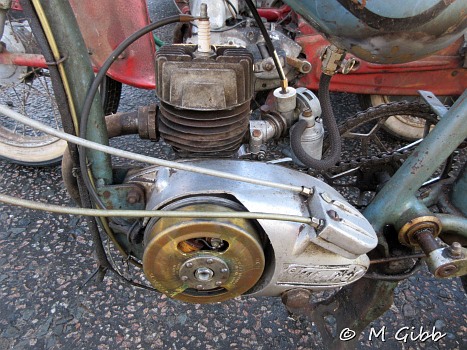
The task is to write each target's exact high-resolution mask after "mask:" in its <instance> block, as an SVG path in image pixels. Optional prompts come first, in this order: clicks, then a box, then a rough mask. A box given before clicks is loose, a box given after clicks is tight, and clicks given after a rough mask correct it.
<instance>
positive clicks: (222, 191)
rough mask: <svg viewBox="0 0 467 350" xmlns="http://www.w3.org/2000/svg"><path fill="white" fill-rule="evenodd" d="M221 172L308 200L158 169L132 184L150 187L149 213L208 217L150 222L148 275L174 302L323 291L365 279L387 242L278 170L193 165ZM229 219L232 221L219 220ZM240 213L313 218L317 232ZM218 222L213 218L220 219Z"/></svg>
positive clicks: (303, 181) (316, 185) (341, 205)
mask: <svg viewBox="0 0 467 350" xmlns="http://www.w3.org/2000/svg"><path fill="white" fill-rule="evenodd" d="M184 163H185V164H192V165H196V166H200V167H203V168H208V169H212V170H216V171H225V172H227V171H228V172H229V173H232V174H236V175H239V176H246V177H258V174H261V178H262V179H263V180H267V181H274V182H279V181H281V182H283V183H286V184H300V185H303V186H304V187H305V188H309V189H310V191H311V193H309V194H308V196H304V195H302V194H299V193H293V192H290V191H288V190H286V189H284V190H281V189H270V188H268V187H263V186H257V185H254V184H249V183H239V182H237V181H233V180H228V179H222V178H216V177H212V176H208V175H202V174H196V173H191V172H188V171H182V170H174V169H170V168H166V167H150V168H146V169H144V170H141V171H139V172H135V173H133V174H132V175H131V176H130V177H129V178H128V179H127V181H128V182H129V183H132V184H136V185H139V186H141V187H143V188H145V189H146V198H147V201H146V210H149V211H151V210H181V211H182V212H193V211H198V212H200V211H201V212H203V213H206V218H202V219H201V218H194V217H190V216H189V215H187V216H188V217H185V218H180V217H177V218H153V219H151V220H146V221H145V225H143V226H145V229H144V238H143V246H144V247H143V248H144V252H143V254H142V256H140V258H141V260H142V261H143V268H144V272H145V274H146V277H147V278H148V279H149V281H150V282H151V284H152V285H153V286H154V287H155V288H156V289H158V290H159V291H161V292H163V293H165V294H166V295H167V296H169V297H172V298H175V299H179V300H183V301H187V302H193V303H212V302H219V301H224V300H228V299H231V298H234V297H236V296H239V295H242V294H249V295H254V296H279V295H281V294H282V293H284V292H286V291H288V290H291V289H295V288H306V289H309V290H314V291H321V290H326V289H332V288H337V287H341V286H344V285H346V284H349V283H352V282H354V281H356V280H357V279H359V278H360V277H362V276H363V275H364V274H365V272H366V270H367V268H368V266H369V259H368V257H367V255H366V253H367V252H369V251H370V250H372V249H373V248H374V247H375V246H376V244H377V237H376V234H375V232H374V230H373V228H372V226H371V225H370V223H369V222H368V221H367V220H366V219H365V218H364V217H363V216H362V215H361V214H360V213H359V212H358V210H356V209H355V208H353V207H352V206H351V205H350V204H348V203H347V202H346V201H345V199H344V198H343V197H342V196H341V195H340V194H339V193H338V192H337V191H335V190H334V189H333V188H332V187H330V186H328V185H326V184H325V183H324V182H322V181H320V180H318V179H316V178H313V177H311V176H309V175H307V174H304V173H301V172H298V171H294V170H291V169H287V168H284V167H281V166H278V165H273V164H265V163H259V162H251V161H241V160H219V159H217V160H215V159H210V160H193V161H185V162H184ZM219 212H223V213H226V214H224V215H226V216H229V214H231V217H227V218H221V219H219V218H214V216H215V215H216V214H218V213H219ZM236 212H262V213H270V214H273V213H281V214H289V215H296V216H301V217H308V218H310V217H313V218H314V219H313V222H314V224H313V225H310V224H302V223H297V222H291V221H275V220H266V219H258V220H247V219H241V218H238V214H236ZM210 215H213V217H212V218H210Z"/></svg>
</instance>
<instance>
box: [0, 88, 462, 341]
mask: <svg viewBox="0 0 467 350" xmlns="http://www.w3.org/2000/svg"><path fill="white" fill-rule="evenodd" d="M151 102H154V97H153V93H152V92H150V91H141V90H136V89H133V88H129V87H125V88H124V92H123V96H122V101H121V108H120V110H121V111H130V110H134V109H135V108H136V107H137V106H140V105H147V104H149V103H151ZM333 102H334V106H335V108H336V111H337V114H339V115H340V116H341V117H343V118H345V117H346V116H348V115H351V114H353V113H354V112H355V111H356V109H357V108H358V103H357V101H356V99H355V97H354V96H349V95H345V94H338V95H333ZM112 144H113V145H115V146H118V147H122V148H125V149H129V150H132V151H136V152H141V153H145V154H150V155H154V156H161V157H171V156H172V152H171V150H170V148H169V147H167V146H166V145H164V144H155V143H151V142H145V141H144V142H141V141H139V140H137V139H136V138H135V137H124V138H121V139H119V140H115V141H112ZM116 162H118V160H116ZM0 169H1V172H0V191H1V192H2V193H6V194H9V195H13V196H17V197H20V198H25V199H30V200H40V201H46V202H49V203H53V204H60V205H73V203H72V201H71V199H70V198H69V196H68V194H67V193H66V190H65V188H64V185H63V182H62V180H61V174H60V170H61V169H60V166H56V167H51V168H32V167H24V166H18V165H14V164H10V163H8V162H6V161H4V160H0ZM110 250H111V251H113V250H112V248H110ZM112 256H113V260H114V262H115V263H116V264H117V266H119V268H120V269H121V271H122V272H124V273H126V274H128V275H131V276H138V272H137V271H136V270H135V269H134V268H133V267H129V270H128V271H125V269H126V267H125V264H124V263H122V261H121V259H119V257H118V256H117V255H116V254H114V253H112ZM95 268H96V264H95V262H94V258H93V253H92V249H91V239H90V235H89V233H88V230H87V228H86V223H85V221H84V219H83V218H81V217H74V216H68V215H57V214H49V213H44V212H36V211H31V210H25V209H22V208H18V207H12V206H7V205H1V204H0V349H195V348H205V349H227V348H230V349H272V348H276V349H325V348H326V347H325V345H324V344H323V342H322V339H321V337H320V335H319V333H318V331H317V328H316V325H315V324H314V323H313V321H312V320H309V319H307V318H304V317H297V316H294V315H289V314H288V313H287V311H286V310H285V307H284V306H283V305H282V303H281V301H280V299H279V298H265V297H264V298H251V297H239V298H236V299H234V300H231V301H228V302H224V303H220V304H215V305H192V304H184V303H181V302H178V301H175V300H172V299H168V298H166V297H165V296H163V295H160V294H156V293H152V292H149V291H145V290H141V289H137V288H134V287H131V286H128V285H126V284H122V282H121V281H120V280H117V279H116V278H115V277H113V276H111V275H109V276H107V277H106V278H105V279H104V281H103V282H102V283H96V282H95V281H94V280H91V281H89V282H88V283H86V281H87V279H88V277H89V276H91V275H92V273H93V272H94V270H95ZM85 283H86V284H85ZM465 301H466V298H465V294H464V293H463V290H462V287H461V284H460V281H459V280H458V279H454V280H436V279H434V278H433V277H431V276H430V275H429V273H428V272H426V269H423V271H421V272H420V273H418V274H417V275H414V276H412V277H410V278H409V279H408V280H406V281H403V282H401V283H400V284H399V286H398V287H397V289H396V293H395V300H394V304H393V306H392V307H391V309H390V310H389V311H387V312H386V313H385V314H384V315H383V316H382V317H381V318H379V319H378V320H376V321H375V322H373V323H372V324H371V325H370V326H369V327H368V328H367V329H366V331H365V332H364V333H363V334H362V335H361V336H360V341H359V345H358V348H359V349H374V348H380V349H466V348H467V333H466V330H467V315H466V313H467V312H466V311H467V307H466V303H465ZM412 327H413V328H412ZM433 327H435V328H434V329H433ZM421 328H422V329H421ZM372 329H373V330H374V331H376V332H378V331H380V330H382V329H383V333H384V334H385V337H384V341H383V339H382V338H383V337H382V336H380V337H378V339H374V337H373V339H372V340H370V334H371V330H372ZM421 331H428V332H429V333H430V334H432V333H433V332H440V334H441V335H444V336H443V337H442V338H441V339H439V340H434V339H433V338H436V336H431V337H429V338H428V339H426V340H425V341H422V340H421V339H418V340H414V341H413V340H410V335H412V338H416V336H417V335H418V334H419V333H420V332H421ZM396 335H397V337H396ZM406 336H407V338H408V339H406V340H405V341H404V339H405V337H406Z"/></svg>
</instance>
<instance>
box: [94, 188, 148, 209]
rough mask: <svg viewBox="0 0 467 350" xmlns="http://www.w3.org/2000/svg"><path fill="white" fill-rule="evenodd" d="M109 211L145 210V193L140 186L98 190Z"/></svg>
mask: <svg viewBox="0 0 467 350" xmlns="http://www.w3.org/2000/svg"><path fill="white" fill-rule="evenodd" d="M96 191H97V194H98V195H99V197H100V198H101V199H102V201H103V202H104V204H105V206H106V208H107V209H129V210H144V207H145V200H144V191H143V190H142V189H141V187H139V186H138V185H134V184H124V185H109V186H101V187H97V188H96Z"/></svg>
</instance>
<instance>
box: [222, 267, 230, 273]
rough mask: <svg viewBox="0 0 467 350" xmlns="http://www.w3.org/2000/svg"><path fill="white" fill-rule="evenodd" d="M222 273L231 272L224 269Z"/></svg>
mask: <svg viewBox="0 0 467 350" xmlns="http://www.w3.org/2000/svg"><path fill="white" fill-rule="evenodd" d="M221 272H222V273H227V272H229V270H227V269H226V268H223V269H222V270H221Z"/></svg>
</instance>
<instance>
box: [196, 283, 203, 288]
mask: <svg viewBox="0 0 467 350" xmlns="http://www.w3.org/2000/svg"><path fill="white" fill-rule="evenodd" d="M196 289H204V287H203V285H202V284H198V285H197V286H196Z"/></svg>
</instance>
